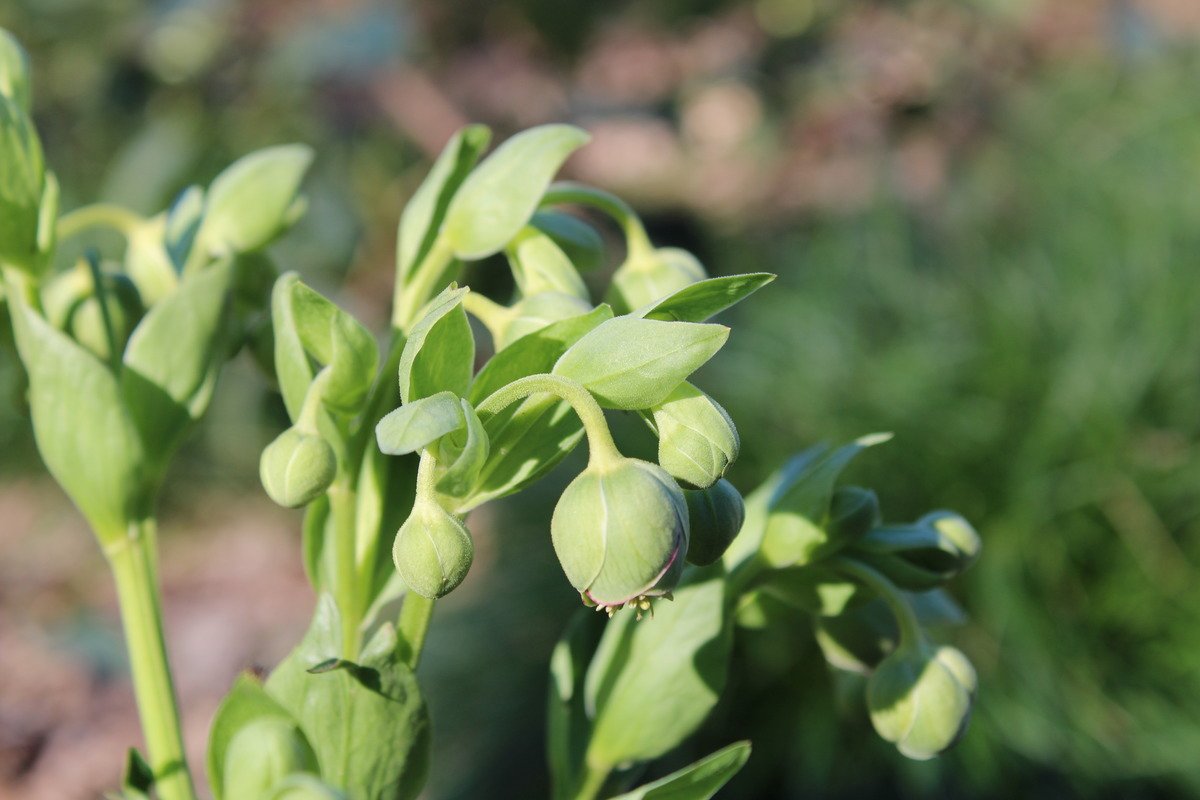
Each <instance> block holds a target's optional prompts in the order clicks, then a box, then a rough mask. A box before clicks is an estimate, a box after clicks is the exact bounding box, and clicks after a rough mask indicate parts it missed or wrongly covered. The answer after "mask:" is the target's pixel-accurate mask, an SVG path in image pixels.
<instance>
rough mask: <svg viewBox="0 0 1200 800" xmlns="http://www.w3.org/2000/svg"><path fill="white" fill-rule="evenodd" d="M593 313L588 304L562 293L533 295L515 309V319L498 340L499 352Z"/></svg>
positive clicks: (506, 326) (513, 309)
mask: <svg viewBox="0 0 1200 800" xmlns="http://www.w3.org/2000/svg"><path fill="white" fill-rule="evenodd" d="M591 310H592V306H591V304H590V303H588V302H587V301H586V300H583V299H581V298H579V297H576V296H574V295H570V294H564V293H562V292H539V293H538V294H534V295H530V296H529V297H526V298H525V299H524V300H521V301H520V302H519V303H517V304H516V305H515V306H513V308H512V311H513V315H512V318H511V319H510V320H509V322H508V323H507V324H506V325H505V326H504V330H503V332H502V333H501V334H500V336H499V337H497V341H496V349H497V350H503V349H504V348H505V347H508V346H509V345H510V344H512V343H513V342H515V341H516V340H517V339H520V338H521V337H522V336H525V335H526V334H530V333H533V332H535V331H540V330H541V329H542V328H544V327H546V326H547V325H549V324H551V323H553V322H558V321H559V320H564V319H570V318H571V317H577V316H579V315H580V314H586V313H588V312H589V311H591Z"/></svg>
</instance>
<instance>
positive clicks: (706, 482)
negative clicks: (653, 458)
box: [652, 382, 741, 489]
mask: <svg viewBox="0 0 1200 800" xmlns="http://www.w3.org/2000/svg"><path fill="white" fill-rule="evenodd" d="M652 413H653V415H654V424H655V426H656V427H657V428H658V463H659V464H660V465H661V466H662V468H663V469H665V470H666V471H667V472H669V473H671V475H672V476H673V477H675V478H677V479H679V480H681V481H685V482H687V483H689V484H691V485H692V486H696V487H699V488H701V489H703V488H705V487H708V486H712V485H713V483H715V482H716V481H717V480H718V479H719V478H720V477H721V476H722V475H724V474H725V470H726V468H727V467H728V466H729V464H730V463H732V462H733V460H734V459H735V458H737V455H738V450H739V449H740V447H741V440H740V439H739V438H738V432H737V428H735V427H734V425H733V420H732V419H730V418H729V414H727V413H726V412H725V409H723V408H721V406H720V405H718V404H717V402H716V401H715V400H713V399H712V398H711V397H709V396H708V395H706V394H705V393H704V392H702V391H700V390H699V389H697V388H696V387H695V386H692V385H691V384H690V383H686V382H684V383H681V384H679V386H678V387H677V388H676V389H675V391H673V392H671V394H670V396H669V397H667V399H666V401H665V402H663V404H662V405H660V406H658V407H656V408H654V409H653V410H652Z"/></svg>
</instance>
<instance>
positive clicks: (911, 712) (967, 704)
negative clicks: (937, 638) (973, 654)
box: [867, 643, 976, 761]
mask: <svg viewBox="0 0 1200 800" xmlns="http://www.w3.org/2000/svg"><path fill="white" fill-rule="evenodd" d="M975 684H976V680H975V669H974V668H973V667H972V666H971V663H970V662H969V661H968V660H967V658H966V656H964V655H963V654H962V653H961V652H959V651H958V650H956V649H955V648H953V647H935V646H933V645H930V644H927V643H923V644H920V645H917V646H914V647H901V648H900V649H899V650H897V651H896V652H895V653H893V654H892V655H890V656H888V657H887V658H885V659H884V660H883V662H882V663H880V665H879V667H878V668H877V669H876V670H875V672H874V673H873V674H872V675H871V677H870V679H868V681H867V706H868V708H869V710H870V713H871V724H872V725H874V726H875V730H876V731H877V732H878V733H879V735H880V736H882V737H883V738H884V739H887V740H888V741H889V742H893V743H894V744H895V745H896V748H897V749H898V750H899V751H900V752H901V753H903V754H904V755H906V756H908V757H909V758H912V759H916V760H918V761H924V760H926V759H930V758H933V757H934V756H936V755H937V754H939V753H941V752H944V751H945V750H947V749H948V748H950V747H951V746H952V745H953V744H954V743H955V742H956V741H958V739H959V737H960V736H962V734H963V732H964V731H965V730H966V728H967V722H968V720H969V719H970V716H971V703H972V696H973V694H974V691H975Z"/></svg>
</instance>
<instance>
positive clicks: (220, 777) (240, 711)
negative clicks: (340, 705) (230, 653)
mask: <svg viewBox="0 0 1200 800" xmlns="http://www.w3.org/2000/svg"><path fill="white" fill-rule="evenodd" d="M270 718H274V719H283V720H287V721H288V722H292V721H293V720H292V715H291V714H289V713H288V711H287V710H286V709H285V708H284V707H283V706H281V705H280V704H279V703H278V702H276V701H275V700H274V699H273V698H272V697H271V696H270V695H269V694H267V691H266V689H264V688H263V685H262V682H261V681H260V680H259V679H258V678H256V677H254V676H253V675H252V674H250V673H248V672H244V673H242V674H241V675H239V676H238V677H237V680H235V681H234V684H233V688H232V689H230V690H229V694H227V695H225V699H223V700H222V701H221V705H219V706H218V707H217V713H216V715H215V716H214V717H213V721H212V726H211V727H210V728H209V734H208V753H207V755H206V757H205V767H206V769H207V772H208V785H209V786H210V787H211V788H212V792H213V796H214V797H215V798H216V800H223V794H224V790H225V755H226V752H227V751H228V750H229V743H230V742H232V741H233V737H234V736H236V735H237V733H238V731H240V730H241V729H242V728H244V727H245V726H246V725H247V724H249V723H250V722H253V721H255V720H259V719H270ZM231 800H233V798H231Z"/></svg>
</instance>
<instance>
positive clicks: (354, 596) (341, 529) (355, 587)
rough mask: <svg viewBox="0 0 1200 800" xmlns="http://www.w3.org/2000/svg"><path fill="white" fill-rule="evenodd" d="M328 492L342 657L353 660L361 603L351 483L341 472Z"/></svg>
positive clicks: (354, 657) (353, 498)
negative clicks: (340, 617)
mask: <svg viewBox="0 0 1200 800" xmlns="http://www.w3.org/2000/svg"><path fill="white" fill-rule="evenodd" d="M328 494H329V511H330V514H331V515H332V518H333V546H334V563H335V577H336V580H335V583H334V592H333V594H334V598H335V599H336V600H337V604H338V611H340V612H341V616H342V657H343V658H346V659H350V660H351V661H353V660H354V659H356V658H358V648H359V644H360V636H359V634H360V632H359V626H360V624H361V623H362V615H363V604H362V602H360V599H359V583H360V581H359V575H358V563H357V556H358V554H357V552H356V551H357V530H356V528H357V526H356V525H355V518H356V513H355V512H356V509H355V493H354V487H353V486H352V485H351V484H350V483H349V481H347V480H346V478H345V477H344V476H343V477H339V478H338V479H337V480H335V481H334V483H333V485H332V486H330V487H329V492H328Z"/></svg>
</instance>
